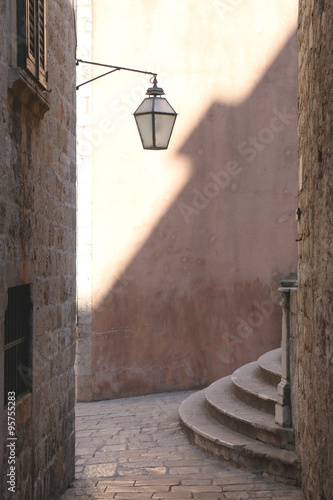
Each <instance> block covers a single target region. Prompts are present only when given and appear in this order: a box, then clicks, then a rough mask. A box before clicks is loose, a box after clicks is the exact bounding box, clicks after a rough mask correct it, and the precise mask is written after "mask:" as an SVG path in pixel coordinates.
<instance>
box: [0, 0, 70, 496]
mask: <svg viewBox="0 0 333 500" xmlns="http://www.w3.org/2000/svg"><path fill="white" fill-rule="evenodd" d="M15 4H16V2H14V1H10V0H7V1H2V2H1V3H0V54H1V55H0V346H1V347H0V366H1V370H2V373H1V378H0V382H1V383H0V405H1V408H3V398H4V386H3V379H4V375H3V374H4V372H3V360H4V353H3V346H4V315H5V310H6V306H7V289H8V287H12V286H17V285H20V284H25V283H30V284H31V299H32V303H33V348H32V354H33V369H32V372H31V371H29V370H27V371H25V370H23V369H22V371H21V373H22V376H25V377H29V378H31V377H32V392H31V393H30V394H26V395H25V396H22V397H20V398H19V399H18V400H17V401H16V436H17V441H16V463H15V468H16V469H15V475H16V492H15V493H11V492H9V491H8V489H7V488H8V484H7V479H8V477H7V476H6V474H7V471H8V460H7V456H8V448H7V447H6V439H7V430H8V429H7V411H6V410H5V411H4V412H3V411H1V427H0V429H1V431H0V450H1V452H0V453H1V455H0V464H1V471H0V472H1V491H0V497H1V498H2V499H7V498H10V499H18V500H23V499H24V500H37V499H38V500H50V499H57V498H59V496H60V494H61V492H63V491H64V489H66V488H67V486H68V483H69V482H70V481H71V480H72V479H73V476H74V402H75V388H74V354H75V181H76V178H75V170H76V168H75V62H74V57H75V36H74V29H73V27H74V21H73V6H72V2H71V1H70V0H54V1H52V2H47V5H48V10H47V25H48V71H49V83H48V88H49V90H50V91H51V92H50V93H49V94H48V93H44V92H43V91H42V89H40V88H37V86H36V84H35V83H34V82H33V80H32V79H31V78H29V77H26V75H25V73H24V72H22V71H21V72H20V70H18V68H16V13H15ZM44 113H45V114H44Z"/></svg>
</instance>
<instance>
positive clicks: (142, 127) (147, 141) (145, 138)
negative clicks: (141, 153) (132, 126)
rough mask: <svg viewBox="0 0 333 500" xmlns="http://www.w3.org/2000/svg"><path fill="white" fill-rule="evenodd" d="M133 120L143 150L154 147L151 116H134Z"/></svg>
mask: <svg viewBox="0 0 333 500" xmlns="http://www.w3.org/2000/svg"><path fill="white" fill-rule="evenodd" d="M135 120H136V123H137V126H138V129H139V132H140V137H141V141H142V145H143V147H144V149H150V148H153V147H154V144H153V121H152V115H151V114H149V115H136V116H135Z"/></svg>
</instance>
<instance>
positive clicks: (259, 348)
mask: <svg viewBox="0 0 333 500" xmlns="http://www.w3.org/2000/svg"><path fill="white" fill-rule="evenodd" d="M296 68H297V44H296V37H295V36H293V37H292V38H291V39H290V40H289V41H288V43H287V44H286V46H285V47H284V49H283V50H282V51H281V53H280V54H279V55H278V57H277V58H276V60H275V61H274V62H273V64H272V65H271V67H270V68H269V69H268V70H267V72H266V74H265V75H264V77H263V78H262V79H261V81H260V82H259V83H258V85H257V87H256V88H255V89H254V91H253V93H252V95H250V96H249V98H248V99H247V100H246V101H245V102H243V103H241V104H239V105H238V106H230V105H226V104H225V103H223V102H218V101H216V102H213V103H212V104H211V106H210V108H209V109H208V110H207V112H206V114H205V115H204V116H203V117H202V118H201V119H200V121H199V122H198V123H197V125H196V126H195V127H194V128H193V131H192V133H191V134H190V136H189V137H188V138H187V140H186V141H185V143H184V144H183V145H182V147H181V148H180V149H179V151H177V154H178V155H186V156H188V157H189V158H190V160H191V163H192V165H193V171H192V176H191V178H190V181H189V182H188V184H187V185H186V186H185V188H184V189H183V191H182V192H181V193H180V195H179V197H178V199H177V200H176V201H175V203H174V204H173V205H172V207H171V208H170V209H169V210H168V211H167V213H165V214H164V216H163V217H162V218H161V219H160V220H159V223H158V224H157V225H156V226H155V227H154V229H153V230H152V232H151V234H150V236H149V238H148V239H147V240H146V241H145V243H144V244H143V245H142V247H141V249H140V251H139V252H138V253H137V254H136V256H135V258H134V259H133V260H132V262H131V263H130V264H129V265H128V267H127V268H126V270H125V272H124V275H123V276H122V278H121V279H120V280H118V282H117V283H116V284H115V285H114V286H113V287H112V288H111V289H110V291H109V293H108V294H107V295H106V296H105V297H104V300H103V302H102V303H101V304H99V306H98V307H96V308H95V309H94V311H93V324H92V329H93V335H92V374H93V375H92V377H93V378H92V386H93V397H94V399H104V398H113V397H120V396H121V397H122V396H133V395H142V394H148V393H154V392H164V391H172V390H185V389H193V388H197V387H202V386H205V385H207V384H209V383H211V382H212V381H214V380H216V379H217V378H219V377H222V376H225V375H226V374H229V373H231V372H232V371H233V370H234V369H236V368H237V367H238V366H240V365H242V364H244V363H246V362H248V361H250V360H254V359H256V358H257V357H258V356H259V355H261V354H262V353H263V352H266V351H268V350H270V349H272V348H275V347H277V346H278V345H279V342H280V330H281V313H280V308H279V306H278V298H277V296H276V293H274V291H275V290H276V289H277V287H278V286H279V279H281V278H282V276H283V275H285V274H288V273H289V272H290V271H292V270H294V268H295V267H296V244H295V239H296V237H295V232H296V229H295V223H294V212H295V208H296V194H297V146H296V144H297V135H296V134H297V131H296V101H297V76H296V71H297V69H296Z"/></svg>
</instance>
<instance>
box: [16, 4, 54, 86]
mask: <svg viewBox="0 0 333 500" xmlns="http://www.w3.org/2000/svg"><path fill="white" fill-rule="evenodd" d="M46 52H47V51H46V0H17V53H18V62H17V64H18V66H19V67H21V68H23V69H25V70H28V71H29V72H30V73H31V75H32V76H33V77H34V78H36V79H37V80H38V81H39V83H41V85H43V87H46V82H47V71H46Z"/></svg>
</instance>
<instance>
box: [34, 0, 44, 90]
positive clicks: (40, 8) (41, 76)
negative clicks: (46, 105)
mask: <svg viewBox="0 0 333 500" xmlns="http://www.w3.org/2000/svg"><path fill="white" fill-rule="evenodd" d="M45 4H46V0H37V5H38V12H37V19H38V22H37V26H38V30H37V35H36V38H37V45H38V79H39V81H40V82H41V83H42V84H43V85H44V86H46V81H47V78H46V77H47V74H46V5H45Z"/></svg>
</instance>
